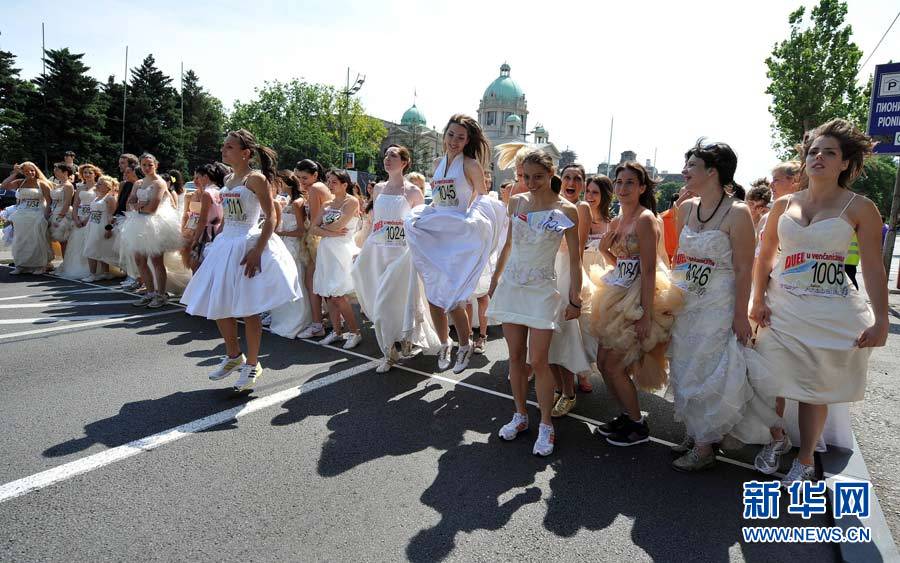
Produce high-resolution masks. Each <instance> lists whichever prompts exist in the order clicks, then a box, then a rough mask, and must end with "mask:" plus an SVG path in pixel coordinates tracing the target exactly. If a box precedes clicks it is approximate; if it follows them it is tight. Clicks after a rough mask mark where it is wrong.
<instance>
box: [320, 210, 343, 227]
mask: <svg viewBox="0 0 900 563" xmlns="http://www.w3.org/2000/svg"><path fill="white" fill-rule="evenodd" d="M340 218H341V210H340V209H329V210H328V211H326V212H325V215H323V216H322V224H323V225H330V224H332V223H334V222H335V221H337V220H339V219H340Z"/></svg>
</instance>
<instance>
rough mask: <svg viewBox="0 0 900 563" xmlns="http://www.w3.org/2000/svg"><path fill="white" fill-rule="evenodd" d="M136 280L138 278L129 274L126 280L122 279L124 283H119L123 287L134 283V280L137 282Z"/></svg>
mask: <svg viewBox="0 0 900 563" xmlns="http://www.w3.org/2000/svg"><path fill="white" fill-rule="evenodd" d="M136 281H137V280H136V279H134V278H133V277H131V276H128V277H126V278H125V279H124V280H122V283H120V284H119V285H120V286H122V287H125V286H126V285H132V284H133V283H134V282H136Z"/></svg>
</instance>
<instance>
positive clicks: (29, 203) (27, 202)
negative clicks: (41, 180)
mask: <svg viewBox="0 0 900 563" xmlns="http://www.w3.org/2000/svg"><path fill="white" fill-rule="evenodd" d="M43 208H44V198H43V197H42V196H41V190H39V189H38V188H19V189H18V190H16V212H17V213H18V212H19V211H32V212H37V211H41V210H42V209H43Z"/></svg>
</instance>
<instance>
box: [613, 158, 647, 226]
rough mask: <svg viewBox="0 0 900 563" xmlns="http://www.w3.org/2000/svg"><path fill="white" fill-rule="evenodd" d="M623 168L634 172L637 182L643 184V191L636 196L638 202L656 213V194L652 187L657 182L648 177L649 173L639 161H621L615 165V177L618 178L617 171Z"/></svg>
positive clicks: (619, 171)
mask: <svg viewBox="0 0 900 563" xmlns="http://www.w3.org/2000/svg"><path fill="white" fill-rule="evenodd" d="M623 170H630V171H632V172H634V173H635V174H636V175H637V177H638V183H639V184H640V185H642V186H644V188H645V189H644V193H642V194H641V196H640V197H639V198H638V203H640V204H641V205H643V206H644V207H646V208H647V209H649V210H650V211H652V212H653V214H654V215H656V196H655V195H654V194H653V188H655V187H656V184H657V182H656V181H655V180H653V178H651V177H650V174H649V173H648V172H647V169H646V168H644V167H643V166H642V165H641V164H640V163H637V162H623V163H622V164H620V165H618V166H616V174H615V177H616V178H617V179H618V177H619V173H621V172H622V171H623Z"/></svg>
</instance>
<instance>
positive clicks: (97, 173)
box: [78, 163, 103, 182]
mask: <svg viewBox="0 0 900 563" xmlns="http://www.w3.org/2000/svg"><path fill="white" fill-rule="evenodd" d="M87 169H91V170H93V171H94V182H96V181H97V180H99V179H100V177H101V176H103V170H101V169H100V167H99V166H97V165H95V164H90V163H88V164H82V165H81V166H79V167H78V175H79V176H81V178H82V179H84V171H85V170H87Z"/></svg>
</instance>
